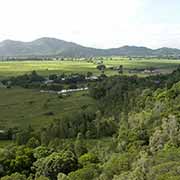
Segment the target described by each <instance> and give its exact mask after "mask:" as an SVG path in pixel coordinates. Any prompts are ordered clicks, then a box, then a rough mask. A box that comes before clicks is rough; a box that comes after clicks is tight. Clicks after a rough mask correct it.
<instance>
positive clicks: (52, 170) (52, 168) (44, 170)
mask: <svg viewBox="0 0 180 180" xmlns="http://www.w3.org/2000/svg"><path fill="white" fill-rule="evenodd" d="M77 168H78V162H77V158H76V156H75V155H74V154H73V153H72V152H71V151H65V152H61V153H56V152H54V153H52V154H51V155H49V156H47V157H45V158H41V159H39V160H38V161H36V162H35V163H34V169H35V171H36V178H37V177H39V176H41V175H43V176H46V177H48V178H49V179H50V180H54V179H56V178H57V175H58V173H60V172H62V173H64V174H68V173H69V172H71V171H75V170H76V169H77Z"/></svg>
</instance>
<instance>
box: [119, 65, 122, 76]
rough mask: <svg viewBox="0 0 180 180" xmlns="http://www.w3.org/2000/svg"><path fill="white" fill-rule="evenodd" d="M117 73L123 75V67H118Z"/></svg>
mask: <svg viewBox="0 0 180 180" xmlns="http://www.w3.org/2000/svg"><path fill="white" fill-rule="evenodd" d="M118 73H119V74H123V65H120V66H119V68H118Z"/></svg>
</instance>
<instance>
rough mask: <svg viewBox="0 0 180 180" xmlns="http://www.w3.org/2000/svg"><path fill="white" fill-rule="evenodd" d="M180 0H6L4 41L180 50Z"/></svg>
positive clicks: (0, 16) (0, 15)
mask: <svg viewBox="0 0 180 180" xmlns="http://www.w3.org/2000/svg"><path fill="white" fill-rule="evenodd" d="M179 9H180V0H0V41H2V40H5V39H12V40H20V41H32V40H35V39H37V38H41V37H54V38H58V39H62V40H66V41H71V42H76V43H78V44H81V45H84V46H89V47H95V48H114V47H120V46H124V45H136V46H146V47H149V48H153V49H155V48H160V47H172V48H180V11H179Z"/></svg>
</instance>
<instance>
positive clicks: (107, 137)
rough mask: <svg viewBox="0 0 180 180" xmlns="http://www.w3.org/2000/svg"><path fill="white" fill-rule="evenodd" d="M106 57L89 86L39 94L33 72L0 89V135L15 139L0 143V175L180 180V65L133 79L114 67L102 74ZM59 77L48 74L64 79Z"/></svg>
mask: <svg viewBox="0 0 180 180" xmlns="http://www.w3.org/2000/svg"><path fill="white" fill-rule="evenodd" d="M106 63H107V62H105V61H104V62H103V63H102V62H101V63H100V64H99V65H101V66H102V64H105V65H104V66H105V67H106V68H103V70H102V68H98V69H99V70H100V71H101V72H100V73H102V74H101V76H99V77H98V80H97V81H92V82H88V87H89V90H88V92H87V91H84V92H77V93H71V94H70V96H59V95H57V94H55V93H54V94H51V93H47V94H46V93H40V92H39V87H38V88H37V87H34V86H33V87H32V82H34V81H37V82H38V83H43V82H44V77H42V76H41V75H39V74H37V73H36V72H33V73H30V74H28V75H21V76H16V77H14V79H12V77H11V83H12V84H11V88H2V89H0V96H1V97H0V99H1V100H2V101H1V103H2V104H1V105H0V106H1V107H2V108H0V111H1V112H0V113H1V119H4V121H2V123H1V129H2V130H4V132H3V131H2V132H1V134H0V137H1V138H4V137H7V139H9V140H12V142H13V143H11V144H9V145H8V144H6V143H4V144H2V146H1V148H0V177H1V179H2V180H11V179H12V180H16V179H17V180H34V179H35V180H125V179H127V180H166V179H167V180H168V179H169V180H172V179H173V180H176V179H180V173H179V166H180V163H179V162H180V136H179V134H180V128H179V127H180V120H179V118H180V113H179V110H180V105H179V104H180V66H179V67H177V68H176V70H174V71H173V72H172V73H170V74H157V75H153V76H146V77H139V76H136V75H135V76H133V75H132V76H126V75H124V65H123V66H120V65H119V66H118V71H120V72H117V73H116V76H110V77H108V76H106V75H105V74H106V71H107V68H108V65H107V64H106ZM99 65H96V67H97V66H99ZM96 67H95V68H96ZM150 69H151V68H150ZM102 71H105V72H102ZM116 71H117V70H116ZM81 75H82V74H79V76H78V81H77V84H78V85H79V83H80V84H81V83H83V81H82V79H83V78H80V77H83V76H81ZM58 76H59V75H57V76H56V75H53V74H51V75H50V76H49V79H50V80H56V83H57V84H60V85H62V82H61V81H60V79H58ZM91 76H92V74H91V73H88V77H91ZM22 77H23V78H22ZM24 77H26V78H24ZM67 77H68V78H67V79H68V83H69V85H72V75H71V74H70V75H69V76H67ZM70 77H71V78H70ZM63 78H64V77H63ZM24 79H25V81H24ZM57 79H58V81H57ZM76 80H77V79H76ZM4 81H6V82H7V77H6V78H5V79H4ZM4 81H3V80H2V82H4ZM13 82H16V83H15V84H13ZM17 82H18V83H17ZM24 83H25V84H26V85H30V87H31V88H30V89H29V86H28V89H27V86H26V87H25V88H26V89H25V88H22V87H23V86H24ZM86 83H87V82H86ZM63 85H65V84H63ZM14 106H15V107H16V108H14ZM66 110H67V111H66ZM9 112H11V113H9ZM42 122H43V123H42ZM5 142H7V140H6V141H5Z"/></svg>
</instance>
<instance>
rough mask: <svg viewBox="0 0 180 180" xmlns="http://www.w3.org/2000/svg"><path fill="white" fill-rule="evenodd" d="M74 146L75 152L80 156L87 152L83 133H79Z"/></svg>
mask: <svg viewBox="0 0 180 180" xmlns="http://www.w3.org/2000/svg"><path fill="white" fill-rule="evenodd" d="M74 148H75V153H76V155H77V156H78V157H80V156H82V155H83V154H85V153H87V148H86V146H85V144H84V140H83V138H82V133H78V135H77V138H76V142H75V146H74Z"/></svg>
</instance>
